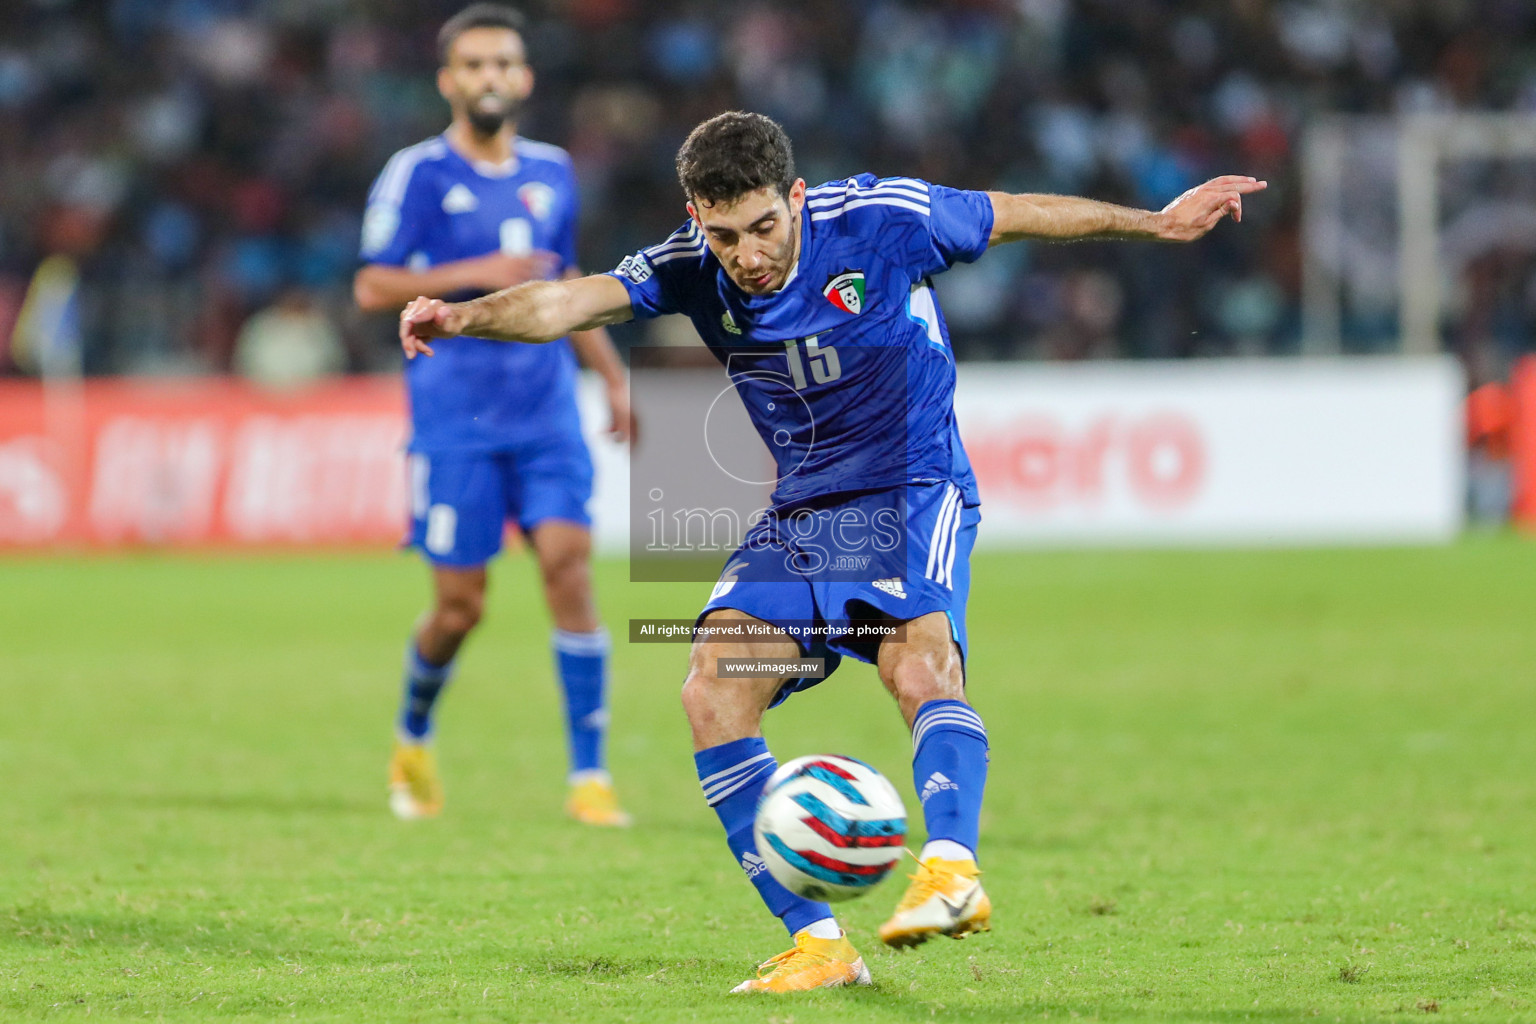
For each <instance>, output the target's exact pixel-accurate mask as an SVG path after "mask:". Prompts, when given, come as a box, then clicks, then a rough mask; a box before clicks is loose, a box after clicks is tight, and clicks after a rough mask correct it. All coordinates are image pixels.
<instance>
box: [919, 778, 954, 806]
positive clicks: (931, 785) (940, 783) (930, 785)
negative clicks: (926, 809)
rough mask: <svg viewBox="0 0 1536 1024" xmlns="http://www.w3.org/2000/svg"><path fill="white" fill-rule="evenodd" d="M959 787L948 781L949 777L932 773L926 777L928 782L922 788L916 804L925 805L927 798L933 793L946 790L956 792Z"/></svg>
mask: <svg viewBox="0 0 1536 1024" xmlns="http://www.w3.org/2000/svg"><path fill="white" fill-rule="evenodd" d="M959 788H960V787H959V786H957V785H955V784H954V783H953V782H950V781H949V776H947V775H945V774H944V773H943V772H934V773H933V774H932V775H930V776H928V782H927V783H926V784H925V785H924V786H923V791H922V793H921V794H919V795H918V798H917V802H918V803H922V804H925V803H927V802H928V798H929V797H931V796H933V794H935V793H942V792H943V791H944V790H946V789H953V790H958V789H959Z"/></svg>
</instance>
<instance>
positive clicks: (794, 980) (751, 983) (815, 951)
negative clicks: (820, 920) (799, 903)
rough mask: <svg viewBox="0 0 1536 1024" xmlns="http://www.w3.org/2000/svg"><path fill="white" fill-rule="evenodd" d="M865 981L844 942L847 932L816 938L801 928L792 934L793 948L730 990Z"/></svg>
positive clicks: (774, 989)
mask: <svg viewBox="0 0 1536 1024" xmlns="http://www.w3.org/2000/svg"><path fill="white" fill-rule="evenodd" d="M868 984H870V978H869V968H868V967H865V966H864V958H863V957H861V956H859V951H858V950H856V949H854V948H853V943H851V942H849V941H848V935H847V933H844V934H842V935H840V936H838V937H837V938H835V939H818V938H816V937H814V936H813V935H811V933H810V932H809V931H802V932H798V933H796V935H795V948H793V949H789V950H786V951H784V952H783V953H780V954H779V955H778V956H776V957H774V958H773V959H772V960H769V961H767V962H766V963H764V964H762V965H761V966H760V967H758V969H757V977H755V978H748V979H747V980H746V981H744V982H742V983H741V984H740V985H737V986H736V987H735V988H733V989H731V991H732V992H804V991H805V990H806V989H812V988H838V987H840V986H843V985H868Z"/></svg>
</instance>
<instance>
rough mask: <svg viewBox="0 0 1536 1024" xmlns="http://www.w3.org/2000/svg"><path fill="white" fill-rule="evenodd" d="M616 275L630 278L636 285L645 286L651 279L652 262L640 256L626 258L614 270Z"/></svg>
mask: <svg viewBox="0 0 1536 1024" xmlns="http://www.w3.org/2000/svg"><path fill="white" fill-rule="evenodd" d="M614 273H616V274H618V275H619V276H621V277H627V278H629V279H630V280H631V281H633V282H635V284H644V283H645V282H646V281H649V280H650V279H651V262H650V260H648V259H646V258H645V257H644V256H640V255H635V256H625V257H624V258H623V259H622V260H620V261H619V265H618V266H617V267H615V268H614Z"/></svg>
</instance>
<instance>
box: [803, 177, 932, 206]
mask: <svg viewBox="0 0 1536 1024" xmlns="http://www.w3.org/2000/svg"><path fill="white" fill-rule="evenodd" d="M805 195H806V200H807V202H808V203H809V204H810V206H811V207H813V208H814V207H818V206H831V205H833V204H835V203H839V202H843V201H846V200H850V199H859V198H861V197H864V196H875V195H896V196H904V197H906V198H908V199H911V200H913V201H915V202H920V203H925V204H926V203H927V202H928V183H927V182H925V181H919V180H917V179H916V178H883V179H881V180H879V181H875V182H873V183H872V184H869V185H860V184H859V183H858V182H856V181H854V180H853V179H851V178H850V179H848V180H847V181H842V182H831V183H828V184H826V185H818V186H816V187H815V188H813V189H807V190H806V193H805Z"/></svg>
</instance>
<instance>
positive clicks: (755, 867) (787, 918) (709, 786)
mask: <svg viewBox="0 0 1536 1024" xmlns="http://www.w3.org/2000/svg"><path fill="white" fill-rule="evenodd" d="M693 762H694V765H695V766H696V767H697V768H698V770H699V785H701V786H703V787H704V799H706V800H708V801H709V806H711V807H713V808H714V809H715V813H716V814H717V815H719V816H720V824H721V825H724V826H725V841H726V844H727V845H728V846H730V848H731V854H732V855H733V856H734V857H735V858H736V862H737V863H738V864H740V865H741V869H742V870H743V871H745V872H746V873H747V878H748V880H750V881H751V883H752V884H753V885H755V886H757V894H758V895H759V896H761V897H762V898H763V902H764V903H766V904H767V905H768V910H769V912H770V913H771V914H773V916H774V917H777V918H779V919H780V920H781V921H783V922H784V927H786V928H788V929H789V934H790V935H794V934H795V933H796V932H798V931H800V930H801V929H802V928H806V927H808V926H809V925H812V924H814V923H815V922H817V921H821V920H824V919H826V918H829V917H831V916H832V908H831V907H829V906H827V905H826V904H825V903H814V902H812V901H811V900H808V899H803V898H802V897H799V896H796V895H795V894H794V893H792V892H790V891H789V890H788V889H786V888H784V887H783V886H782V885H780V884H779V883H778V882H777V881H776V880H775V879H774V877H773V876H772V875H770V874H769V873H768V866H767V865H766V864H764V863H763V858H762V857H760V856H758V853H757V844H756V842H754V841H753V838H752V819H753V818H754V817H756V815H757V798H758V796H759V795H760V794H761V793H762V791H763V784H764V783H765V782H767V781H768V776H770V775H772V774H773V772H774V769H776V768H777V767H778V766H779V765H778V762H776V761H775V760H774V759H773V755H772V754H770V753H768V743H767V741H766V740H764V739H763V738H762V737H761V736H750V737H748V738H746V739H741V740H732V741H731V742H730V743H722V744H720V745H719V746H718V747H709V748H708V749H705V750H701V751H699V752H698V753H697V754H694V755H693Z"/></svg>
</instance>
